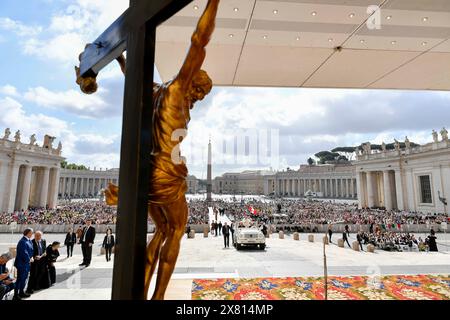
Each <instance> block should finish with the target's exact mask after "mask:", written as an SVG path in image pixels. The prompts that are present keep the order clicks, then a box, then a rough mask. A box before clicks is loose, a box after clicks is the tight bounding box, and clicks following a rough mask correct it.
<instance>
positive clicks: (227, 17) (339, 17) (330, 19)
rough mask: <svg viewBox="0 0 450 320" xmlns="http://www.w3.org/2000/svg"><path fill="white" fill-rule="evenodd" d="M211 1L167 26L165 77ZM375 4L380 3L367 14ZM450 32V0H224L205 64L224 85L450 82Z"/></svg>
mask: <svg viewBox="0 0 450 320" xmlns="http://www.w3.org/2000/svg"><path fill="white" fill-rule="evenodd" d="M205 4H206V0H196V1H194V2H193V3H192V4H190V5H188V6H187V7H186V8H185V9H184V10H182V11H181V12H179V13H178V14H177V15H176V16H174V17H172V18H171V19H170V20H168V21H166V23H164V24H163V25H162V26H160V27H159V28H158V33H157V49H156V65H157V68H158V71H159V73H160V75H161V78H162V80H163V81H167V80H169V79H171V78H172V77H173V76H174V75H175V74H176V72H178V70H179V68H180V66H181V64H182V61H183V59H184V57H185V55H186V50H187V48H188V46H189V42H190V37H191V35H192V32H193V30H194V27H195V25H196V23H197V20H198V17H199V16H200V14H201V12H202V10H203V8H204V7H205ZM374 4H375V5H380V6H381V11H378V12H375V13H372V15H371V14H368V12H369V13H370V12H372V11H371V10H370V9H369V10H368V7H369V6H370V5H374ZM378 13H379V16H380V17H379V19H378V18H377V15H378ZM367 21H369V25H368V24H367V23H366V22H367ZM378 25H379V27H380V28H379V29H371V28H374V27H376V26H378ZM449 38H450V1H448V0H271V1H263V0H224V1H222V2H221V4H220V10H219V14H218V18H217V29H216V31H215V33H214V36H213V39H212V41H211V43H210V45H209V46H208V48H207V59H206V61H205V64H204V69H205V70H206V71H208V73H209V74H210V76H211V78H212V79H213V81H214V83H215V85H224V86H273V87H312V88H314V87H321V88H322V87H324V88H374V89H417V90H422V89H426V90H428V89H431V90H449V89H450V40H449ZM337 47H342V50H336V49H335V48H337Z"/></svg>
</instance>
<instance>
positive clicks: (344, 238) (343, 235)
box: [342, 231, 352, 248]
mask: <svg viewBox="0 0 450 320" xmlns="http://www.w3.org/2000/svg"><path fill="white" fill-rule="evenodd" d="M342 239H343V240H344V242H347V244H348V247H349V248H351V247H352V246H351V245H350V243H349V242H348V236H347V231H344V233H343V234H342Z"/></svg>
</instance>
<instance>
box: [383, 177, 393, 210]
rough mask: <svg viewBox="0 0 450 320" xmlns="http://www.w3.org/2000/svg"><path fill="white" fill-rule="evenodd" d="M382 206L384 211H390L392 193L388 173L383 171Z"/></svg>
mask: <svg viewBox="0 0 450 320" xmlns="http://www.w3.org/2000/svg"><path fill="white" fill-rule="evenodd" d="M383 189H384V206H385V208H386V210H389V211H390V210H392V191H391V182H390V178H389V171H388V170H385V171H383Z"/></svg>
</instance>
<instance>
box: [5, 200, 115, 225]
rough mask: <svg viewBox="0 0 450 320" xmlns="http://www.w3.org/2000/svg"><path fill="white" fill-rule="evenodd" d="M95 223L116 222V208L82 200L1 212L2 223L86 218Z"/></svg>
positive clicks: (69, 221) (67, 221)
mask: <svg viewBox="0 0 450 320" xmlns="http://www.w3.org/2000/svg"><path fill="white" fill-rule="evenodd" d="M88 217H89V218H91V219H93V223H94V224H114V223H116V208H114V207H111V206H108V205H106V204H105V203H104V202H101V201H80V202H71V203H67V204H64V205H60V206H58V207H57V208H55V209H46V208H29V209H28V210H21V211H16V212H14V213H0V224H10V223H11V222H16V223H18V224H55V225H58V224H82V223H83V222H84V221H85V220H86V218H88Z"/></svg>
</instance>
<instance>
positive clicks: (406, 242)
mask: <svg viewBox="0 0 450 320" xmlns="http://www.w3.org/2000/svg"><path fill="white" fill-rule="evenodd" d="M436 239H437V237H436V234H435V231H434V229H431V230H430V235H429V236H427V237H426V238H425V239H422V237H419V238H416V237H415V235H414V234H412V233H405V232H389V231H387V232H386V231H385V232H383V231H381V230H379V231H377V232H359V233H358V235H357V240H358V242H359V243H360V245H361V248H362V244H365V245H368V244H372V245H374V246H375V247H376V248H378V249H381V250H386V251H404V250H405V248H406V250H418V251H438V247H437V243H436Z"/></svg>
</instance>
